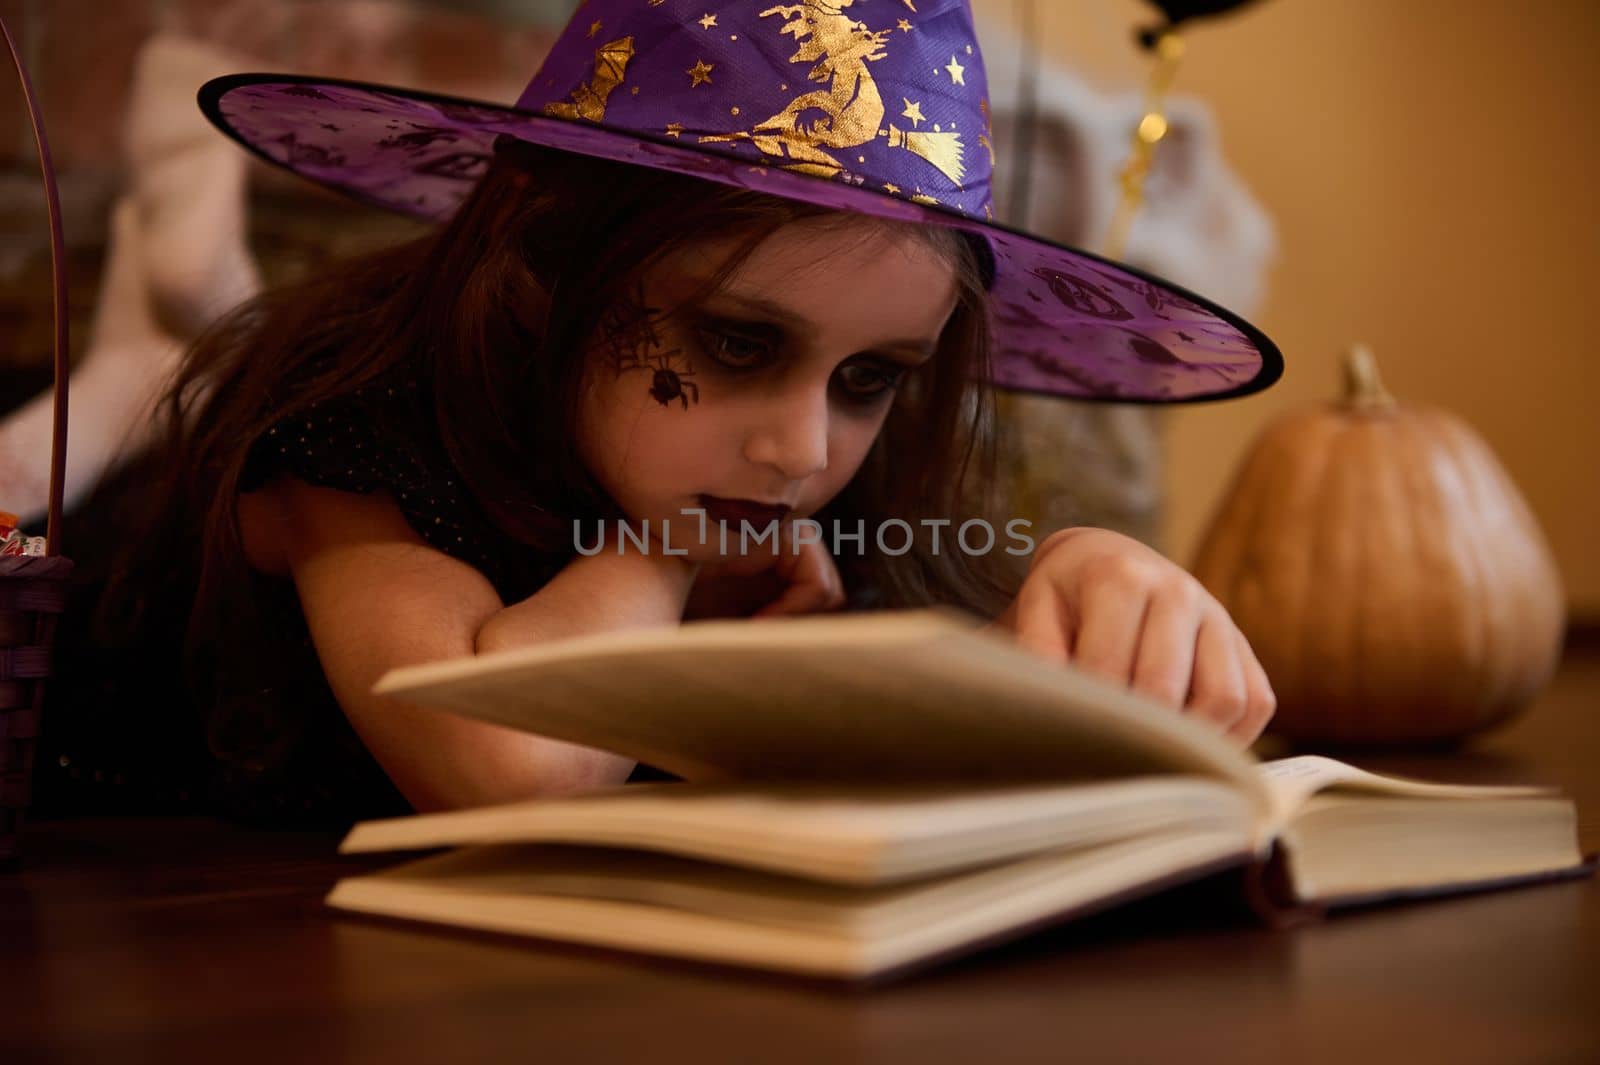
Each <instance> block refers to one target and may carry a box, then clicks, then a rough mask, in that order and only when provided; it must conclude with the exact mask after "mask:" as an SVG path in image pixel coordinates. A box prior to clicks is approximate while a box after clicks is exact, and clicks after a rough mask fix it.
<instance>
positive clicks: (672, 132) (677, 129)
mask: <svg viewBox="0 0 1600 1065" xmlns="http://www.w3.org/2000/svg"><path fill="white" fill-rule="evenodd" d="M682 132H683V123H682V122H668V123H667V136H669V137H676V136H677V135H678V134H680V133H682Z"/></svg>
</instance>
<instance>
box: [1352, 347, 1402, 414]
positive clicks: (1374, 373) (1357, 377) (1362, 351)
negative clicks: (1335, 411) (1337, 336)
mask: <svg viewBox="0 0 1600 1065" xmlns="http://www.w3.org/2000/svg"><path fill="white" fill-rule="evenodd" d="M1344 402H1345V406H1347V407H1354V408H1356V409H1358V410H1370V409H1373V408H1384V407H1392V406H1394V405H1395V398H1394V397H1393V396H1392V395H1390V394H1389V390H1388V389H1386V388H1384V387H1383V380H1382V378H1380V377H1379V376H1378V361H1377V360H1376V359H1375V358H1373V357H1372V349H1371V348H1369V347H1367V346H1366V345H1365V344H1352V345H1350V350H1349V351H1348V352H1347V353H1346V354H1345V357H1344Z"/></svg>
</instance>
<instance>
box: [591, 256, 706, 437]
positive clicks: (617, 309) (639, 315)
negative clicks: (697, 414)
mask: <svg viewBox="0 0 1600 1065" xmlns="http://www.w3.org/2000/svg"><path fill="white" fill-rule="evenodd" d="M665 318H666V315H664V314H663V313H662V311H661V308H659V307H651V306H648V305H646V303H645V300H644V284H643V283H642V282H640V283H639V284H637V285H635V287H634V291H633V292H631V293H628V294H627V295H624V296H622V297H621V298H619V299H618V300H617V301H616V302H615V303H614V304H613V305H612V306H611V307H610V308H609V309H608V310H607V311H606V313H605V316H604V317H603V318H602V319H601V322H600V343H601V345H602V346H603V347H604V350H605V351H606V353H607V354H608V355H609V356H610V358H611V363H612V366H613V367H614V369H615V370H616V372H617V374H618V375H621V374H622V373H623V372H624V371H627V370H649V371H650V398H651V399H653V400H655V401H656V402H657V403H659V404H661V405H662V406H663V407H665V406H667V405H669V404H670V403H671V402H672V401H673V400H678V401H679V402H680V403H682V404H683V409H684V410H688V409H689V401H690V400H691V399H693V400H694V402H696V403H699V402H700V386H699V385H697V384H695V382H693V381H691V380H689V378H691V377H693V376H694V371H693V370H691V369H689V368H688V365H687V361H686V360H683V361H680V363H679V365H678V366H674V365H673V358H674V357H675V356H680V355H682V354H683V349H682V348H672V349H670V350H663V347H664V346H663V344H662V341H661V334H660V332H659V331H658V327H659V326H660V324H661V323H662V322H663V321H664V320H665Z"/></svg>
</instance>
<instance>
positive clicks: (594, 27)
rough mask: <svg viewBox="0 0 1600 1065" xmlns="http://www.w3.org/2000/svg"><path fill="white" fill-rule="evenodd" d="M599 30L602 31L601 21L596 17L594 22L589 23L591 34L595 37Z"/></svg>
mask: <svg viewBox="0 0 1600 1065" xmlns="http://www.w3.org/2000/svg"><path fill="white" fill-rule="evenodd" d="M599 32H600V21H599V20H598V19H596V20H595V21H594V22H592V23H590V24H589V36H591V37H593V36H594V35H595V34H597V33H599Z"/></svg>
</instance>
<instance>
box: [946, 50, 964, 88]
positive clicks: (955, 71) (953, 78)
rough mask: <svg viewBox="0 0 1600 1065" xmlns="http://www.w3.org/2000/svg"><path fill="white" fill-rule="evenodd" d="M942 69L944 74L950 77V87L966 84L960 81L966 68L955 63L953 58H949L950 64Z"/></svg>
mask: <svg viewBox="0 0 1600 1065" xmlns="http://www.w3.org/2000/svg"><path fill="white" fill-rule="evenodd" d="M944 69H945V72H946V73H947V74H949V75H950V83H951V84H952V85H965V84H966V82H964V81H962V80H961V75H963V74H965V73H966V72H967V68H966V67H964V66H962V65H961V64H960V63H957V62H956V57H955V56H951V57H950V63H949V65H948V66H946V67H945V68H944Z"/></svg>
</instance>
